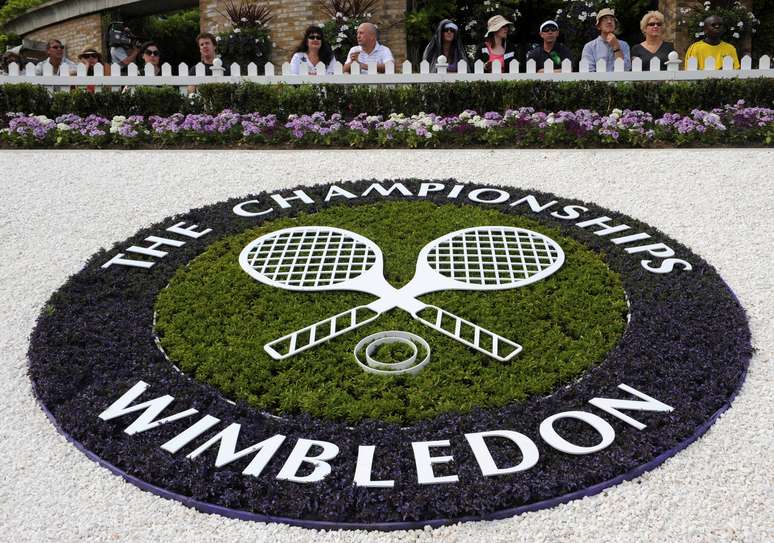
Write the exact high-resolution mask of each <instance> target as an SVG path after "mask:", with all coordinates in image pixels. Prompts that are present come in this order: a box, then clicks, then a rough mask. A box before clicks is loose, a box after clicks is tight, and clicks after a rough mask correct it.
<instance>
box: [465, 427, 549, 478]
mask: <svg viewBox="0 0 774 543" xmlns="http://www.w3.org/2000/svg"><path fill="white" fill-rule="evenodd" d="M487 437H502V438H505V439H508V440H510V441H512V442H513V443H515V444H516V446H517V447H518V448H519V450H520V451H521V456H522V460H521V462H520V463H519V464H517V465H515V466H511V467H509V468H498V467H497V464H495V461H494V458H492V453H490V452H489V448H488V447H487V446H486V441H485V440H484V438H487ZM465 439H467V440H468V443H469V444H470V448H471V449H472V450H473V454H474V456H475V457H476V461H477V462H478V465H479V467H480V468H481V473H482V474H483V475H484V477H492V476H493V475H505V474H507V473H516V472H517V471H525V470H528V469H529V468H531V467H532V466H534V465H535V464H537V461H538V458H539V457H540V455H539V453H538V448H537V446H535V443H534V442H533V441H532V440H531V439H530V438H528V437H527V436H525V435H524V434H520V433H519V432H513V431H511V430H493V431H490V432H476V433H473V434H465Z"/></svg>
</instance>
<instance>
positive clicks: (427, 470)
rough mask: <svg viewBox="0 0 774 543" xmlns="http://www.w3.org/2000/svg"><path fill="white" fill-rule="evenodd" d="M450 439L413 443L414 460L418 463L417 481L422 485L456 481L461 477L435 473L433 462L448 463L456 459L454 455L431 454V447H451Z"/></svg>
mask: <svg viewBox="0 0 774 543" xmlns="http://www.w3.org/2000/svg"><path fill="white" fill-rule="evenodd" d="M449 446H450V444H449V440H448V439H443V440H440V441H418V442H414V443H412V444H411V448H412V449H414V461H415V462H416V465H417V482H418V483H419V484H420V485H430V484H443V483H456V482H457V481H459V477H457V476H456V475H447V476H444V477H436V476H435V473H433V464H447V463H449V462H451V461H452V460H454V457H452V456H430V447H449Z"/></svg>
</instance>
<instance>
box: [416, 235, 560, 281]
mask: <svg viewBox="0 0 774 543" xmlns="http://www.w3.org/2000/svg"><path fill="white" fill-rule="evenodd" d="M560 251H561V250H560V249H559V247H558V246H557V245H556V244H555V243H554V242H553V241H552V240H550V239H548V238H545V237H543V236H539V235H535V234H534V233H532V232H530V231H528V230H516V229H501V228H489V229H475V230H469V231H467V232H463V233H461V234H459V235H457V236H455V237H453V238H451V239H448V240H446V241H444V242H441V243H439V244H438V245H437V246H436V247H434V248H433V249H431V250H430V252H429V253H428V258H427V260H428V263H429V264H430V267H431V268H433V269H434V270H435V271H436V272H438V273H439V274H441V275H443V276H445V277H448V278H451V279H454V280H456V281H461V282H464V283H471V284H476V285H484V286H499V285H505V284H512V283H518V282H521V281H525V280H527V279H529V278H530V277H533V276H535V275H537V274H539V273H541V272H543V271H544V270H547V269H548V268H549V267H551V266H552V265H553V264H554V263H555V262H557V261H558V259H559V258H560Z"/></svg>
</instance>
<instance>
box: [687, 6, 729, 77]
mask: <svg viewBox="0 0 774 543" xmlns="http://www.w3.org/2000/svg"><path fill="white" fill-rule="evenodd" d="M725 31H726V25H725V23H724V22H723V19H722V18H721V17H718V16H717V15H710V16H709V17H707V18H706V19H704V39H703V40H701V41H697V42H694V43H692V44H691V46H690V47H689V48H688V52H686V53H685V68H686V69H687V68H688V59H690V58H691V57H695V58H696V60H697V61H698V67H699V69H700V70H703V69H704V63H705V62H706V61H707V59H708V58H714V59H715V69H716V70H720V69H721V68H722V67H723V58H724V57H731V59H732V60H733V61H734V70H738V69H739V57H738V56H737V55H736V48H735V47H734V46H733V45H731V44H730V43H728V42H725V41H723V40H721V39H720V38H722V37H723V34H724V33H725Z"/></svg>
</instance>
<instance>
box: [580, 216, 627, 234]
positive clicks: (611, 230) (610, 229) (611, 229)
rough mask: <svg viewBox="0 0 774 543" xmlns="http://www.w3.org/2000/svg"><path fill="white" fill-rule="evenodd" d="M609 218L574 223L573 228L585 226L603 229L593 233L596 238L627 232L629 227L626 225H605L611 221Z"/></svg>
mask: <svg viewBox="0 0 774 543" xmlns="http://www.w3.org/2000/svg"><path fill="white" fill-rule="evenodd" d="M612 220H613V219H611V218H610V217H597V218H596V219H590V220H588V221H583V222H577V223H575V226H578V227H580V228H586V227H587V226H601V227H603V228H602V229H601V230H595V231H594V233H595V234H596V235H597V236H607V235H608V234H615V233H616V232H622V231H624V230H629V229H630V228H631V226H629V225H627V224H619V225H617V226H610V225H609V224H607V223H608V222H609V221H612Z"/></svg>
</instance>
